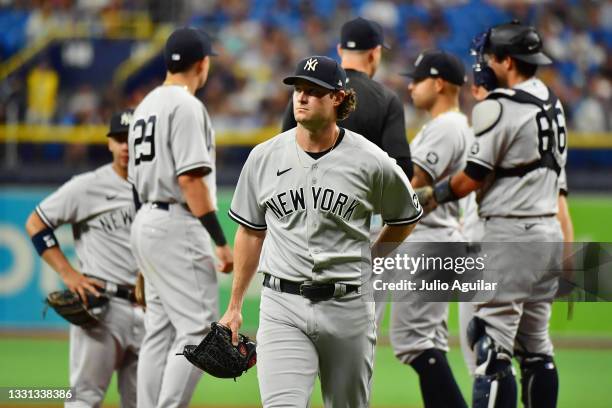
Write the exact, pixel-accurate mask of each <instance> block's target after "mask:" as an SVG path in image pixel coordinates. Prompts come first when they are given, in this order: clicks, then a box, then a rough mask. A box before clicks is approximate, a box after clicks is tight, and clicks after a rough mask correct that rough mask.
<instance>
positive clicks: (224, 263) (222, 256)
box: [215, 245, 234, 273]
mask: <svg viewBox="0 0 612 408" xmlns="http://www.w3.org/2000/svg"><path fill="white" fill-rule="evenodd" d="M215 253H216V254H217V259H218V260H219V264H218V265H217V269H218V270H219V272H223V273H230V272H231V271H232V270H233V269H234V255H232V250H231V249H230V247H229V245H223V246H220V247H216V248H215Z"/></svg>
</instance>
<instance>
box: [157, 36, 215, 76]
mask: <svg viewBox="0 0 612 408" xmlns="http://www.w3.org/2000/svg"><path fill="white" fill-rule="evenodd" d="M207 55H217V54H216V53H215V52H214V51H213V50H212V39H211V37H210V36H209V35H208V34H207V33H206V32H204V31H203V30H200V29H199V28H193V27H183V28H178V29H176V30H174V32H173V33H172V34H170V37H168V40H167V41H166V47H165V49H164V60H165V62H166V67H167V68H168V71H170V72H173V73H174V72H181V71H184V70H185V69H187V68H189V67H190V66H191V65H192V64H193V63H194V62H196V61H199V60H201V59H202V58H204V57H206V56H207Z"/></svg>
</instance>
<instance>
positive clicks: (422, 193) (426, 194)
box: [414, 186, 438, 215]
mask: <svg viewBox="0 0 612 408" xmlns="http://www.w3.org/2000/svg"><path fill="white" fill-rule="evenodd" d="M414 192H415V193H416V195H417V197H418V199H419V203H420V204H421V207H423V214H424V215H427V214H429V213H430V212H432V211H433V210H435V209H436V208H437V207H438V203H437V202H436V199H435V198H434V190H433V188H432V187H431V186H425V187H421V188H417V189H416V190H414Z"/></svg>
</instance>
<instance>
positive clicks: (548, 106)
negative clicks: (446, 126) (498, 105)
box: [487, 89, 561, 178]
mask: <svg viewBox="0 0 612 408" xmlns="http://www.w3.org/2000/svg"><path fill="white" fill-rule="evenodd" d="M501 98H506V99H510V100H511V101H514V102H517V103H522V104H531V105H535V106H537V107H538V108H539V109H540V113H538V114H537V115H536V120H539V118H540V117H541V116H544V117H545V118H546V120H547V121H548V126H549V129H550V132H551V135H550V137H549V138H548V139H549V142H548V146H547V147H546V149H545V150H544V149H543V147H542V141H541V140H540V141H539V144H540V148H539V149H540V158H539V159H538V160H535V161H533V162H531V163H527V164H524V165H521V166H517V167H512V168H503V167H497V168H496V169H495V176H496V177H498V178H501V177H523V176H524V175H525V174H527V173H529V172H532V171H533V170H536V169H539V168H542V167H546V168H549V169H551V170H553V171H554V172H555V173H557V175H559V173H560V172H561V167H560V166H559V164H558V163H557V159H556V158H555V156H554V154H553V149H556V148H557V138H556V137H555V135H554V134H552V129H553V124H554V123H556V120H557V118H556V116H557V112H556V108H555V106H556V104H557V97H556V96H555V95H554V94H553V93H552V92H551V91H550V90H549V92H548V99H547V100H542V99H539V98H536V97H535V96H533V95H532V94H530V93H529V92H525V91H523V90H520V89H512V90H510V91H509V92H500V91H493V92H491V93H490V94H489V95H488V96H487V99H494V100H497V99H501ZM538 129H540V123H538ZM541 131H542V130H539V132H541ZM538 138H539V139H541V135H538Z"/></svg>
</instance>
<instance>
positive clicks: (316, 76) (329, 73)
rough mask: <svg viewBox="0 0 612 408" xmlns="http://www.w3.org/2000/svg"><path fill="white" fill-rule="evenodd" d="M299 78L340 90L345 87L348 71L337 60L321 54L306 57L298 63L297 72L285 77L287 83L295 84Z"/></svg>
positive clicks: (284, 81) (284, 80) (333, 89)
mask: <svg viewBox="0 0 612 408" xmlns="http://www.w3.org/2000/svg"><path fill="white" fill-rule="evenodd" d="M298 79H304V80H306V81H309V82H312V83H313V84H316V85H319V86H321V87H323V88H326V89H329V90H332V91H338V90H341V89H345V86H346V72H344V69H343V68H342V67H341V66H340V64H338V62H336V60H334V59H331V58H329V57H324V56H321V55H314V56H312V57H308V58H304V59H303V60H301V61H300V62H298V63H297V66H296V67H295V73H294V74H293V75H292V76H289V77H287V78H285V79H283V83H285V84H287V85H295V83H296V81H297V80H298Z"/></svg>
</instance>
